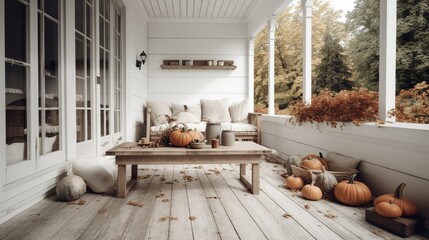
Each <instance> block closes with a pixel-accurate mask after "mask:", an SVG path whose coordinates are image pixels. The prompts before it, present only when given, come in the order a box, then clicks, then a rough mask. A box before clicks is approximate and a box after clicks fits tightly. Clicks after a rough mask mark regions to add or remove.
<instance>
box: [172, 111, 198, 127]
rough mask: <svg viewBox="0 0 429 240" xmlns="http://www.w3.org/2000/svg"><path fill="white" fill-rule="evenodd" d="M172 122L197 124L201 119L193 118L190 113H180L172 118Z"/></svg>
mask: <svg viewBox="0 0 429 240" xmlns="http://www.w3.org/2000/svg"><path fill="white" fill-rule="evenodd" d="M174 120H175V121H176V123H184V124H186V123H199V122H201V119H199V118H197V117H195V116H194V114H192V113H190V112H180V113H178V114H177V115H175V116H174Z"/></svg>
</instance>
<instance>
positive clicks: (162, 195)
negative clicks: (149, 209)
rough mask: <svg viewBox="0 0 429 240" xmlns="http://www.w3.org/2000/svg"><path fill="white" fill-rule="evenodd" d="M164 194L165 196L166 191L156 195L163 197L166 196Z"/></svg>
mask: <svg viewBox="0 0 429 240" xmlns="http://www.w3.org/2000/svg"><path fill="white" fill-rule="evenodd" d="M164 196H165V194H164V193H160V194H158V195H156V196H155V197H156V198H162V197H164Z"/></svg>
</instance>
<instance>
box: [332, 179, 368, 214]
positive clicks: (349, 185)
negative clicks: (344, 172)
mask: <svg viewBox="0 0 429 240" xmlns="http://www.w3.org/2000/svg"><path fill="white" fill-rule="evenodd" d="M355 177H356V174H353V175H352V176H351V177H350V178H349V180H345V181H342V182H340V183H338V184H337V185H335V188H334V195H335V198H336V199H337V200H338V201H340V202H342V203H344V204H346V205H350V206H363V205H367V204H368V203H369V202H370V201H371V196H372V195H371V190H369V188H368V187H367V186H366V185H365V184H364V183H362V182H359V181H355Z"/></svg>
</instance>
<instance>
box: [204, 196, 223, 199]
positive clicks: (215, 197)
mask: <svg viewBox="0 0 429 240" xmlns="http://www.w3.org/2000/svg"><path fill="white" fill-rule="evenodd" d="M206 199H220V197H218V196H209V197H206Z"/></svg>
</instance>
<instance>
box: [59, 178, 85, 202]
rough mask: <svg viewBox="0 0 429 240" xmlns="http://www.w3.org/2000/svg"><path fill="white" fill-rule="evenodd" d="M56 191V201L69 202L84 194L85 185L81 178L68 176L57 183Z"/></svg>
mask: <svg viewBox="0 0 429 240" xmlns="http://www.w3.org/2000/svg"><path fill="white" fill-rule="evenodd" d="M56 191H57V197H58V199H60V200H62V201H68V202H70V201H74V200H77V199H79V198H80V197H82V196H83V194H85V192H86V184H85V182H84V181H83V179H82V178H81V177H79V176H76V175H73V174H70V176H66V177H64V178H63V179H61V180H60V181H59V182H58V184H57V189H56Z"/></svg>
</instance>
